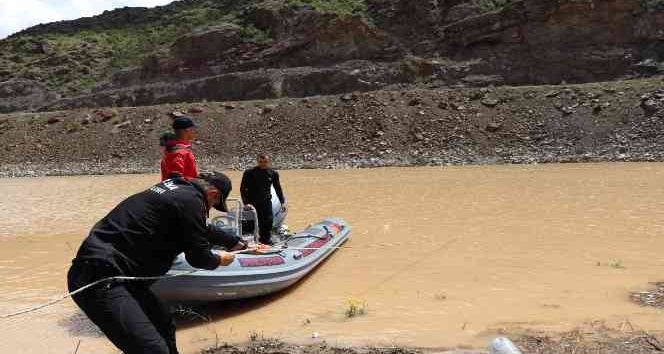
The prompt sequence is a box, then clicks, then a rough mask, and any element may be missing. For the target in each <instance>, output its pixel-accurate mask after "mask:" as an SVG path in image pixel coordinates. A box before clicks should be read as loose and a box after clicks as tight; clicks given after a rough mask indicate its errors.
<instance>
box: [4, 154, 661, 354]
mask: <svg viewBox="0 0 664 354" xmlns="http://www.w3.org/2000/svg"><path fill="white" fill-rule="evenodd" d="M282 175H283V177H282V179H283V183H284V185H285V188H286V192H287V194H288V196H289V202H290V205H291V213H290V216H289V220H288V224H289V225H291V226H292V228H294V229H300V228H302V227H304V226H306V225H307V224H308V223H310V222H315V221H318V220H320V219H322V218H324V217H328V216H341V217H344V218H346V219H348V220H349V221H350V222H351V224H352V225H353V228H354V229H353V231H354V233H353V236H352V238H351V240H350V241H349V242H348V243H347V246H349V247H348V248H346V249H342V250H339V251H338V252H336V254H335V255H334V256H333V257H331V258H330V259H329V260H328V261H326V262H325V263H324V264H323V265H322V266H321V267H320V268H319V269H318V270H317V271H316V272H314V273H313V274H312V275H311V276H309V277H308V278H306V279H305V280H304V281H303V282H302V283H300V284H299V285H298V286H296V287H294V288H293V289H290V290H289V291H286V292H284V293H281V294H276V295H273V296H270V297H267V298H263V299H254V300H247V301H237V302H231V303H218V304H212V305H208V306H206V307H204V308H202V309H197V311H198V312H200V313H201V314H203V315H205V316H208V317H209V318H210V319H211V322H209V323H207V322H205V321H203V320H201V319H200V317H199V316H194V317H191V318H188V317H187V316H182V317H181V318H180V321H179V322H180V325H179V327H180V331H179V333H178V336H179V341H180V346H181V347H182V348H183V352H185V353H194V352H196V351H197V350H199V349H201V348H203V347H205V346H208V345H211V344H214V341H215V336H219V338H221V340H222V341H230V342H233V341H243V340H246V339H247V338H248V335H249V333H251V332H258V333H261V332H263V333H264V334H265V335H266V336H277V337H280V338H283V339H285V340H289V341H296V342H307V341H311V340H314V339H311V337H312V333H314V332H318V333H319V334H320V339H324V340H327V341H328V342H330V343H332V344H336V343H338V344H358V343H369V344H395V343H396V344H405V345H417V346H430V347H440V346H454V345H457V344H470V345H481V344H483V343H484V341H485V340H486V337H487V336H488V335H489V334H490V333H492V332H495V331H499V330H511V329H516V328H541V329H551V330H563V329H569V328H571V327H573V326H576V325H579V324H582V323H583V322H585V321H589V320H595V319H602V320H607V321H609V322H611V321H615V322H616V323H617V322H620V321H623V320H625V319H629V320H630V322H631V323H632V324H634V325H635V326H639V327H641V328H643V329H650V330H657V329H664V328H662V325H661V321H659V316H660V315H661V314H660V313H659V312H658V310H655V309H644V308H639V307H637V306H636V305H633V304H631V303H630V302H629V301H627V294H628V291H629V290H634V289H640V288H643V287H644V286H647V283H648V282H650V281H661V280H662V277H664V275H662V274H661V273H660V270H661V269H662V265H664V261H662V260H661V256H660V254H661V252H660V250H661V249H662V247H663V246H664V238H663V237H662V236H663V234H664V221H662V220H664V218H663V216H664V184H663V183H662V180H663V177H664V165H661V164H597V165H546V166H498V167H495V166H494V167H459V168H456V167H455V168H395V169H373V170H346V171H284V172H283V173H282ZM232 177H233V179H234V181H235V182H236V183H235V184H236V186H238V185H239V174H237V173H233V174H232ZM156 179H157V177H156V176H154V175H147V176H112V177H66V178H36V179H4V180H0V194H1V195H2V196H3V199H2V202H0V213H1V215H2V221H0V242H2V247H0V279H2V282H1V283H0V312H3V313H4V312H9V311H12V310H14V309H16V308H19V307H22V306H29V305H33V304H36V303H39V302H43V301H45V300H49V299H51V298H52V296H55V295H57V294H61V293H62V292H64V290H65V273H66V270H67V267H68V265H69V262H70V261H71V258H72V257H73V253H74V251H75V249H76V248H77V247H78V245H79V244H80V242H81V240H82V239H83V237H84V236H85V234H86V233H87V231H88V229H89V228H90V226H91V225H92V224H93V223H94V222H95V221H96V220H98V219H99V218H100V217H102V216H103V215H104V214H105V213H106V212H107V211H108V210H110V208H112V207H113V206H114V205H115V204H116V203H117V202H119V201H120V200H122V199H123V198H124V197H126V196H128V195H130V194H131V193H134V192H136V191H139V190H141V189H143V188H145V187H147V186H149V185H150V184H151V183H153V182H154V181H155V180H156ZM235 192H237V191H235ZM236 194H237V193H236ZM612 262H613V263H615V262H620V264H621V265H622V266H623V267H624V268H617V267H611V266H610V264H611V263H612ZM598 264H599V265H598ZM351 298H354V299H358V301H362V302H364V303H366V304H367V306H368V313H367V314H366V315H365V316H360V317H355V318H352V319H348V318H346V317H345V315H344V312H345V310H346V307H347V301H348V300H349V299H351ZM0 321H2V323H0V326H2V328H3V336H1V337H0V352H17V351H20V352H24V353H58V354H60V353H63V352H69V351H72V350H73V349H74V348H75V347H76V343H77V341H78V339H79V338H80V339H81V340H82V342H81V348H80V349H79V352H80V353H86V352H87V353H91V352H93V353H114V352H115V351H114V349H113V348H112V347H111V346H110V345H109V344H108V343H107V342H106V340H105V339H104V338H103V337H98V335H97V332H96V330H94V327H91V326H90V323H89V322H87V321H86V320H84V317H83V316H82V315H80V314H79V313H78V312H77V311H76V309H75V307H74V305H73V304H72V303H71V302H65V303H63V304H60V305H57V306H54V307H52V308H49V309H46V310H44V311H42V312H39V313H36V314H32V315H28V316H25V317H21V318H17V319H13V320H11V321H6V320H0ZM35 333H39V335H38V338H36V335H35Z"/></svg>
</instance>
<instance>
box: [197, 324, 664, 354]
mask: <svg viewBox="0 0 664 354" xmlns="http://www.w3.org/2000/svg"><path fill="white" fill-rule="evenodd" d="M625 326H627V327H623V328H622V329H613V328H609V327H606V326H604V324H602V323H601V322H597V323H593V324H590V325H588V326H587V327H585V328H579V329H576V330H574V331H570V332H564V333H556V334H550V333H549V334H547V333H528V334H515V335H514V336H513V338H514V342H515V344H516V345H517V346H518V347H519V349H521V351H522V352H523V353H528V354H544V353H546V354H572V353H574V354H596V353H602V354H645V353H655V352H662V351H664V344H662V343H661V342H660V340H659V339H658V337H657V336H655V335H653V334H651V333H647V332H643V331H636V330H634V328H630V326H631V325H630V324H629V322H625ZM488 352H489V351H488V350H486V349H471V348H465V349H464V348H461V349H449V348H447V349H444V348H439V349H421V348H402V347H380V348H377V347H364V348H362V347H337V346H332V345H329V344H327V343H325V342H321V343H318V344H310V345H291V344H286V343H283V342H281V341H279V340H277V339H263V338H255V339H254V340H252V341H250V342H249V343H248V344H246V345H242V346H231V345H219V346H217V347H216V348H211V349H208V350H205V351H203V352H202V353H203V354H258V353H260V354H314V353H315V354H318V353H321V354H486V353H488Z"/></svg>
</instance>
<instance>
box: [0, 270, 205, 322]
mask: <svg viewBox="0 0 664 354" xmlns="http://www.w3.org/2000/svg"><path fill="white" fill-rule="evenodd" d="M198 271H199V270H192V271H189V272H185V273H179V274H172V275H162V276H158V277H126V276H115V277H108V278H104V279H99V280H97V281H95V282H92V283H90V284H88V285H86V286H83V287H80V288H78V289H76V290H74V291H72V292H70V293H67V294H64V295H62V296H60V297H58V298H57V299H53V300H51V301H49V302H47V303H44V304H41V305H37V306H34V307H30V308H26V309H23V310H20V311H16V312H13V313H8V314H5V315H1V316H0V319H4V318H10V317H16V316H19V315H23V314H26V313H30V312H35V311H38V310H41V309H43V308H46V307H49V306H53V305H55V304H57V303H58V302H60V301H62V300H65V299H67V298H70V297H72V296H74V295H76V294H79V293H82V292H84V291H86V290H88V289H90V288H92V287H94V286H97V285H99V284H103V283H107V282H110V281H117V280H129V281H155V280H161V279H168V278H175V277H181V276H183V275H189V274H193V273H196V272H198Z"/></svg>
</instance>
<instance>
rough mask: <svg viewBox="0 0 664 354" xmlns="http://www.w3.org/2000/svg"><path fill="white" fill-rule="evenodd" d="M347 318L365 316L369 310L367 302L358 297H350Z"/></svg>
mask: <svg viewBox="0 0 664 354" xmlns="http://www.w3.org/2000/svg"><path fill="white" fill-rule="evenodd" d="M346 305H347V307H346V311H345V314H346V318H353V317H357V316H364V315H366V314H367V312H368V306H367V304H366V303H365V302H363V301H361V300H358V299H349V300H348V301H347V302H346Z"/></svg>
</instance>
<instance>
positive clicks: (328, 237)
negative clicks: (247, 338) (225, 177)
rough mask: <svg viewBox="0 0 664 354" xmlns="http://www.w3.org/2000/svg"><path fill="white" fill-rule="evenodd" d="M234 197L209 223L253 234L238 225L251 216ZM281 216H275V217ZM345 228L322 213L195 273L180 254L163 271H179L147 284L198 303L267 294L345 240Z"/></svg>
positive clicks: (347, 234) (162, 293) (252, 236)
mask: <svg viewBox="0 0 664 354" xmlns="http://www.w3.org/2000/svg"><path fill="white" fill-rule="evenodd" d="M236 202H238V204H239V207H238V208H237V209H234V210H233V211H232V212H231V213H229V215H227V216H224V217H219V218H216V219H214V220H213V222H212V226H213V227H216V228H219V229H221V230H224V231H226V232H231V233H236V234H237V235H239V236H241V237H243V238H244V239H245V240H248V239H255V238H256V235H255V234H254V233H253V231H252V233H249V234H248V235H247V232H246V230H243V229H246V225H247V223H246V221H247V219H252V217H251V215H247V214H251V213H247V212H246V211H245V210H244V208H243V206H242V205H241V202H239V201H236ZM254 214H255V212H254ZM254 217H255V215H254ZM282 221H283V219H280V223H281V222H282ZM243 226H245V227H244V228H243ZM350 233H351V227H350V225H349V224H348V223H346V222H345V221H344V220H342V219H339V218H330V219H325V220H323V221H321V222H318V223H315V224H312V225H311V226H309V227H307V228H306V229H305V230H303V231H302V232H298V233H296V234H288V233H284V234H275V235H274V236H273V241H274V242H275V245H274V246H273V247H272V248H268V249H265V250H262V251H260V252H258V253H247V254H238V255H236V257H235V261H234V262H233V263H232V264H231V265H229V266H227V267H219V268H217V269H216V270H211V271H208V270H199V271H197V272H195V273H191V272H192V271H193V270H195V268H193V267H192V266H191V265H189V264H188V263H187V261H186V259H185V257H184V255H182V254H181V255H179V256H178V257H177V258H176V260H175V262H174V264H173V267H172V268H171V270H170V271H169V273H168V274H169V275H179V276H177V277H171V278H167V279H163V280H160V281H158V282H157V283H155V284H154V286H153V290H154V291H155V293H156V294H157V295H158V296H160V297H161V298H162V299H164V300H166V301H168V302H171V303H203V302H213V301H220V300H234V299H244V298H251V297H257V296H263V295H267V294H271V293H274V292H277V291H279V290H283V289H285V288H287V287H289V286H291V285H293V284H294V283H296V282H297V281H299V280H300V279H302V278H303V277H304V276H306V275H307V274H309V273H310V272H311V271H312V270H314V268H316V266H318V265H319V264H320V263H321V262H323V261H324V260H325V259H326V258H327V257H329V256H330V255H331V254H332V253H333V252H334V251H335V250H337V249H338V247H339V246H341V245H342V244H343V243H344V242H346V240H348V238H349V237H350Z"/></svg>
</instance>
